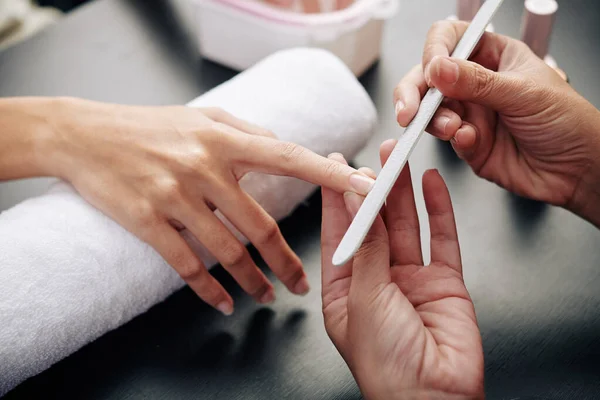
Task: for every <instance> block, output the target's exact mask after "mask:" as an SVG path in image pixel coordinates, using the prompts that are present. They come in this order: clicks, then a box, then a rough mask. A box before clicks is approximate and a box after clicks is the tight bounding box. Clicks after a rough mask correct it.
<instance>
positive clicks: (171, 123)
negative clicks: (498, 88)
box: [0, 98, 373, 314]
mask: <svg viewBox="0 0 600 400" xmlns="http://www.w3.org/2000/svg"><path fill="white" fill-rule="evenodd" d="M0 121H1V122H0V128H1V132H2V135H0V180H6V179H17V178H25V177H32V176H56V177H60V178H62V179H64V180H66V181H68V182H70V183H71V184H72V185H73V186H74V187H75V188H76V189H77V191H78V192H79V193H80V194H81V195H82V196H83V197H84V198H85V199H86V200H87V201H88V202H90V203H91V204H92V205H94V206H95V207H96V208H98V209H99V210H101V211H103V212H104V213H105V214H106V215H108V216H109V217H111V218H112V219H114V220H115V221H117V222H118V223H119V224H121V225H122V226H123V227H125V228H126V229H128V230H129V231H130V232H132V233H133V234H135V235H136V236H138V237H139V238H140V239H142V240H144V241H145V242H147V243H148V244H150V245H151V246H152V247H154V249H156V251H157V252H158V253H160V255H161V256H162V257H163V258H164V259H165V260H166V261H167V262H168V263H169V264H170V265H171V266H173V268H174V269H175V270H177V272H178V273H179V274H180V275H181V276H182V278H183V279H184V280H185V281H186V282H187V283H188V285H189V286H190V287H191V288H192V289H193V290H194V291H195V292H196V293H197V294H198V296H200V297H201V298H202V299H203V300H204V301H206V302H207V303H208V304H210V305H212V306H213V307H215V308H217V309H218V310H220V311H221V312H223V313H224V314H231V313H232V312H233V300H232V298H231V296H229V294H228V293H227V292H226V291H225V289H224V288H223V287H222V285H221V284H220V283H219V282H217V281H216V280H215V279H214V278H213V277H212V275H211V274H210V273H209V272H208V271H207V270H206V268H205V266H204V265H203V264H202V262H201V261H200V259H199V258H198V257H197V256H196V255H195V254H194V253H193V252H192V250H191V249H190V248H189V246H188V245H187V243H186V242H185V240H184V239H183V238H182V237H181V236H180V234H179V232H178V231H179V230H181V229H183V228H184V227H185V228H187V229H188V230H190V231H191V232H192V234H194V236H196V238H197V239H198V240H199V241H200V242H201V243H202V244H203V245H204V246H205V247H206V248H207V249H208V250H209V251H210V252H211V253H212V254H213V255H214V256H215V258H217V260H218V261H219V262H220V263H221V264H222V265H223V267H224V268H225V269H226V270H227V271H228V272H229V273H230V274H231V275H232V276H233V278H234V279H236V281H237V282H238V283H239V284H240V286H241V287H242V288H243V289H244V290H245V291H246V292H247V293H248V294H250V295H251V296H252V297H253V298H254V299H255V300H256V301H258V302H260V303H270V302H272V301H273V300H274V299H275V293H274V289H273V285H272V284H271V283H270V282H269V280H268V279H267V278H266V276H265V275H264V274H263V272H262V271H261V270H260V269H259V268H258V267H257V266H256V264H255V263H254V261H253V260H252V258H251V257H250V255H249V253H248V251H247V249H246V247H245V246H244V245H243V244H242V243H241V242H239V241H238V240H237V238H235V236H234V235H233V234H232V233H231V232H230V231H229V230H228V229H227V228H226V227H225V225H223V224H222V223H221V221H220V220H219V219H218V218H217V217H216V216H215V215H214V213H213V211H214V209H215V208H218V209H219V210H220V211H221V212H222V213H223V214H224V215H225V216H226V217H227V219H228V220H229V221H231V222H232V223H233V224H234V225H235V226H236V228H237V229H238V230H239V231H240V232H242V233H243V234H244V236H246V237H247V238H248V240H249V241H250V242H251V243H252V244H254V246H255V247H256V248H257V249H258V250H259V252H260V254H261V256H262V257H263V258H264V260H265V261H266V263H267V264H268V265H269V267H270V268H271V269H272V270H273V272H274V273H275V275H276V276H277V278H279V279H280V280H281V281H282V282H283V283H284V284H285V286H286V287H287V288H288V289H289V290H290V291H291V292H293V293H296V294H300V295H302V294H305V293H306V292H308V290H309V286H308V282H307V280H306V276H305V274H304V271H303V269H302V263H301V261H300V259H299V258H298V257H297V256H296V254H294V252H293V251H292V250H291V249H290V247H289V246H288V245H287V243H286V241H285V240H284V238H283V236H282V235H281V232H280V231H279V228H278V226H277V224H276V222H275V221H274V220H273V218H271V217H270V216H269V215H268V214H267V213H266V212H265V211H264V210H263V209H262V208H261V207H260V206H259V205H258V204H257V203H256V202H255V201H254V200H253V199H252V198H251V197H250V196H249V195H248V194H247V193H246V192H244V191H243V190H242V189H241V187H240V186H239V184H238V181H239V179H241V178H242V177H243V176H244V175H245V174H246V173H248V172H250V171H258V172H263V173H269V174H276V175H288V176H294V177H297V178H300V179H303V180H306V181H309V182H312V183H314V184H317V185H324V186H327V187H331V188H332V189H333V190H336V191H339V192H344V191H348V190H351V191H352V190H354V191H358V192H359V193H362V194H365V193H367V192H368V190H369V188H370V186H371V185H372V182H373V180H372V179H371V178H369V177H368V176H366V175H364V174H363V173H360V172H358V171H356V170H355V169H353V168H351V167H349V166H347V165H341V164H339V163H337V162H335V161H332V160H328V159H327V158H325V157H321V156H319V155H317V154H315V153H313V152H311V151H309V150H307V149H305V148H302V147H300V146H297V145H295V144H292V143H286V142H282V141H279V140H277V139H275V136H274V135H273V133H271V132H268V131H267V130H265V129H262V128H260V127H257V126H254V125H252V124H249V123H247V122H245V121H242V120H239V119H237V118H235V117H234V116H232V115H230V114H227V113H226V112H224V111H223V110H220V109H192V108H189V107H132V106H121V105H114V104H104V103H96V102H91V101H84V100H79V99H43V98H20V99H4V100H0Z"/></svg>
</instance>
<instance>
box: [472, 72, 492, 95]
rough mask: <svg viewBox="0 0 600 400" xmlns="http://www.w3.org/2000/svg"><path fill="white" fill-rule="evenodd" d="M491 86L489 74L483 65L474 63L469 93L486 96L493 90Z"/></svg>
mask: <svg viewBox="0 0 600 400" xmlns="http://www.w3.org/2000/svg"><path fill="white" fill-rule="evenodd" d="M492 86H493V81H492V79H491V75H490V74H489V73H488V72H487V71H486V70H485V68H484V67H481V66H479V65H476V64H475V65H474V68H473V77H472V80H471V93H472V94H473V95H474V96H475V97H477V98H483V97H487V96H488V95H489V93H490V92H491V91H492V90H493V87H492Z"/></svg>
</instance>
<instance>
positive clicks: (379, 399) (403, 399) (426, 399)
mask: <svg viewBox="0 0 600 400" xmlns="http://www.w3.org/2000/svg"><path fill="white" fill-rule="evenodd" d="M363 395H364V396H365V399H366V400H484V399H485V395H484V394H483V393H481V394H478V395H465V394H457V393H447V392H441V391H437V390H425V389H420V390H402V391H398V392H393V391H384V392H377V393H376V392H373V393H363Z"/></svg>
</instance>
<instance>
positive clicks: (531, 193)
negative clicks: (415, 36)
mask: <svg viewBox="0 0 600 400" xmlns="http://www.w3.org/2000/svg"><path fill="white" fill-rule="evenodd" d="M467 26H468V25H467V23H464V22H457V21H456V22H451V21H442V22H438V23H436V24H434V25H433V27H432V28H431V29H430V31H429V34H428V37H427V41H426V44H425V50H424V52H423V60H422V64H421V65H418V66H416V67H415V68H413V69H412V70H411V71H410V72H409V73H408V74H407V75H406V76H405V77H404V78H403V79H402V81H401V82H400V83H399V84H398V86H397V87H396V90H395V92H394V101H395V104H396V113H397V119H398V122H399V123H400V125H402V126H406V125H408V123H409V122H410V121H411V120H412V118H413V117H414V116H415V114H416V112H417V109H418V107H419V103H420V101H421V98H422V97H423V95H424V94H425V92H426V91H427V89H428V88H429V87H435V88H437V89H439V90H440V91H441V92H442V93H443V94H444V96H446V99H445V101H444V103H443V105H442V107H441V108H440V109H439V110H438V112H437V114H436V115H435V117H434V118H433V120H432V122H431V123H430V125H429V127H428V132H429V133H431V134H432V135H434V136H436V137H438V138H440V139H443V140H449V141H450V142H451V143H452V146H453V147H454V149H455V151H456V153H457V154H458V155H459V156H460V157H461V158H463V159H464V160H466V162H468V163H469V165H470V166H471V167H472V169H473V170H474V171H475V173H476V174H478V175H479V176H481V177H483V178H485V179H488V180H491V181H493V182H495V183H497V184H498V185H500V186H502V187H504V188H506V189H508V190H510V191H512V192H515V193H517V194H519V195H521V196H525V197H529V198H531V199H535V200H539V201H544V202H548V203H551V204H554V205H558V206H562V207H566V208H568V209H570V210H571V211H574V212H576V213H578V214H580V215H581V216H583V217H584V218H587V219H588V220H590V221H592V222H593V223H595V224H597V225H599V226H600V212H598V211H597V207H596V204H597V203H598V200H599V199H600V162H598V159H599V154H600V128H599V127H600V112H599V111H598V110H597V109H596V108H595V107H594V106H593V105H592V104H590V103H589V102H588V101H587V100H585V99H584V98H583V97H581V96H580V95H579V94H577V93H576V92H575V90H573V88H572V87H571V86H570V85H569V84H568V83H567V82H565V81H564V80H563V79H562V78H561V76H559V74H557V73H556V72H555V71H554V70H553V69H551V68H550V67H548V66H547V65H546V64H545V63H544V62H543V61H542V60H541V59H539V58H538V57H537V56H535V54H534V53H533V52H532V51H531V50H530V49H529V48H528V47H527V46H526V45H525V44H524V43H522V42H520V41H518V40H515V39H511V38H509V37H506V36H502V35H499V34H496V33H489V32H486V33H485V34H484V35H483V37H482V39H481V41H480V42H479V44H478V46H477V48H476V49H475V51H474V52H473V55H472V56H471V59H470V61H461V60H457V59H453V58H450V57H449V54H450V53H451V52H452V50H453V49H454V47H455V46H456V44H457V43H458V41H459V39H460V38H461V37H462V35H463V33H464V32H465V30H466V28H467Z"/></svg>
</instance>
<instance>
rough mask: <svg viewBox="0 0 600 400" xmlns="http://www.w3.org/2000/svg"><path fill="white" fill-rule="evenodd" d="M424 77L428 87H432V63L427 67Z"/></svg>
mask: <svg viewBox="0 0 600 400" xmlns="http://www.w3.org/2000/svg"><path fill="white" fill-rule="evenodd" d="M423 75H424V76H425V82H427V86H429V87H431V62H430V63H429V64H427V67H425V71H423Z"/></svg>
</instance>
